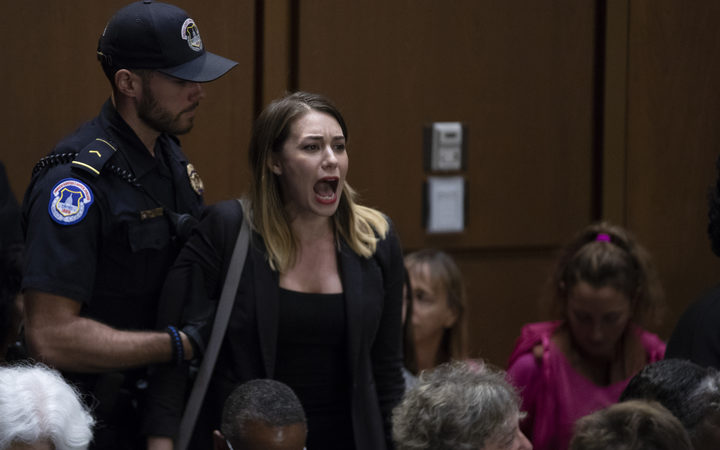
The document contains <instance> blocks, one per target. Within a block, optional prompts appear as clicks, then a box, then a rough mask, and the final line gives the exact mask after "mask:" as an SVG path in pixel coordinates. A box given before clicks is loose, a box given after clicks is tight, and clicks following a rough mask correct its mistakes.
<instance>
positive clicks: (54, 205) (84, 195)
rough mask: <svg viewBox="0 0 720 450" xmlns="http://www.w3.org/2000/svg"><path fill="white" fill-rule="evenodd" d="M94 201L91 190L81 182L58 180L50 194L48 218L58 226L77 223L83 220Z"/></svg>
mask: <svg viewBox="0 0 720 450" xmlns="http://www.w3.org/2000/svg"><path fill="white" fill-rule="evenodd" d="M94 199H95V196H94V195H93V192H92V190H91V189H90V188H89V187H88V185H86V184H85V183H83V182H82V181H80V180H77V179H75V178H65V179H64V180H60V181H59V182H58V183H57V184H56V185H55V187H53V188H52V191H51V192H50V204H49V205H48V212H49V213H50V218H52V220H54V221H55V222H57V223H59V224H60V225H72V224H74V223H78V222H80V221H81V220H83V218H84V217H85V215H86V214H87V212H88V208H90V205H92V203H93V200H94Z"/></svg>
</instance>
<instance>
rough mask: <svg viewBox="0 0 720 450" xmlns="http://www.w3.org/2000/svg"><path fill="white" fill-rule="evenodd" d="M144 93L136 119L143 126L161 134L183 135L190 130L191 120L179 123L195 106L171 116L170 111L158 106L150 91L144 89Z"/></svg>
mask: <svg viewBox="0 0 720 450" xmlns="http://www.w3.org/2000/svg"><path fill="white" fill-rule="evenodd" d="M144 92H145V95H143V96H142V98H141V99H140V103H138V117H139V118H140V120H142V121H143V122H145V124H147V125H148V126H149V127H151V128H153V129H154V130H157V131H159V132H161V133H168V134H176V135H179V134H185V133H187V132H188V131H190V130H191V129H192V127H193V118H192V117H191V118H189V119H188V120H187V122H186V123H185V124H183V123H182V122H181V116H182V115H183V114H184V113H186V112H188V111H191V110H193V109H195V108H196V107H197V105H193V106H192V107H190V108H188V109H186V110H183V111H181V112H180V113H178V114H177V115H176V116H173V115H172V113H171V112H170V111H168V110H167V109H165V108H163V107H162V106H160V105H158V102H157V100H156V99H155V96H154V95H152V91H151V90H150V89H144Z"/></svg>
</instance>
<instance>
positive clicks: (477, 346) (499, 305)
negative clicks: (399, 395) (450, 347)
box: [453, 250, 555, 367]
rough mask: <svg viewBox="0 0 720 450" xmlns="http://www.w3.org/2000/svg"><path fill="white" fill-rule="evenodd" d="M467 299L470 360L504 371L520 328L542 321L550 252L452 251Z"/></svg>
mask: <svg viewBox="0 0 720 450" xmlns="http://www.w3.org/2000/svg"><path fill="white" fill-rule="evenodd" d="M453 257H454V258H455V260H456V261H457V263H458V266H459V267H460V270H461V271H462V272H463V275H464V277H465V284H466V287H467V294H468V314H467V320H468V325H469V326H468V337H469V342H470V349H469V350H470V356H471V357H475V358H477V357H480V358H483V359H485V360H487V361H490V362H492V363H493V364H495V365H497V366H499V367H505V365H506V364H507V360H508V358H509V356H510V352H511V351H512V349H513V346H514V344H515V340H516V339H517V337H518V336H519V335H520V328H521V326H522V325H523V324H525V323H529V322H537V321H539V320H540V319H541V318H546V317H545V316H544V315H543V312H542V310H541V307H540V301H539V299H540V297H541V296H542V295H544V294H545V292H543V289H544V288H545V287H546V282H547V279H548V276H549V274H550V271H551V270H552V268H553V264H554V261H555V260H554V258H555V252H554V251H523V250H520V251H513V252H454V253H453Z"/></svg>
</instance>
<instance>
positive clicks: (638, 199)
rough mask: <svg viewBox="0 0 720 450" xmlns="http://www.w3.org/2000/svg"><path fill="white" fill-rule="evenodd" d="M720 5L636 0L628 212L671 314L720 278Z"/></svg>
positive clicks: (631, 52) (672, 320) (630, 82)
mask: <svg viewBox="0 0 720 450" xmlns="http://www.w3.org/2000/svg"><path fill="white" fill-rule="evenodd" d="M719 22H720V3H717V2H715V1H710V0H707V1H700V2H695V3H693V7H692V8H688V7H686V5H682V4H680V3H677V2H674V1H671V0H659V1H658V0H635V1H632V2H631V9H630V27H629V60H628V66H629V77H628V126H627V129H628V138H627V146H628V148H627V154H628V158H627V186H628V187H627V194H626V195H627V217H628V226H629V228H631V229H632V230H634V231H635V232H636V234H637V235H638V237H639V238H640V240H641V241H642V242H643V243H645V244H646V245H647V247H648V248H649V250H650V251H651V252H652V254H653V255H654V257H655V260H656V262H657V265H658V268H659V271H660V275H661V277H662V279H663V282H664V285H665V288H666V291H667V295H668V305H669V314H668V316H667V318H666V321H665V324H664V326H663V327H662V329H661V332H662V334H663V335H664V336H665V337H667V335H668V334H669V332H670V330H671V329H672V327H673V326H674V324H675V321H676V319H677V316H678V314H679V313H680V312H681V311H682V310H684V308H685V307H686V305H687V304H688V303H690V302H691V301H692V299H693V298H694V297H695V296H696V295H698V293H699V292H701V291H702V290H704V289H705V288H707V287H709V286H711V285H712V284H714V283H715V282H717V280H718V279H719V278H720V275H719V274H720V264H718V259H717V258H716V257H714V256H713V255H712V253H711V252H710V246H709V241H708V238H707V234H706V232H705V230H706V225H707V190H708V188H709V187H710V186H711V185H712V184H713V182H714V180H715V172H714V163H715V159H716V157H717V155H718V153H719V151H720V127H718V125H717V124H718V122H720V102H718V98H719V96H720V60H718V54H720V35H719V34H718V33H717V24H718V23H719Z"/></svg>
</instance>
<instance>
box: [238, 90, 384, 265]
mask: <svg viewBox="0 0 720 450" xmlns="http://www.w3.org/2000/svg"><path fill="white" fill-rule="evenodd" d="M313 110H314V111H320V112H323V113H325V114H328V115H330V116H332V117H333V118H334V119H335V120H337V122H338V124H339V125H340V128H341V129H342V131H343V135H344V136H345V139H346V140H347V138H348V132H347V126H346V125H345V120H344V119H343V117H342V115H341V114H340V111H339V110H338V109H337V108H336V107H335V106H334V105H333V104H332V103H331V102H330V101H329V100H328V99H326V98H325V97H323V96H322V95H319V94H311V93H307V92H295V93H293V94H290V95H286V96H285V97H283V98H281V99H278V100H275V101H273V102H272V103H270V105H268V106H267V107H266V108H265V109H264V110H263V112H262V113H260V116H259V117H258V118H257V120H256V121H255V124H254V126H253V132H252V137H251V139H250V151H249V158H250V167H251V170H252V183H251V187H250V199H249V200H250V208H251V214H250V217H251V219H250V220H251V223H252V226H253V228H254V229H255V231H257V232H258V233H259V234H260V235H261V236H262V238H263V240H264V242H265V247H266V250H267V256H268V263H269V264H270V267H272V268H273V270H277V271H279V272H284V271H286V270H288V269H289V268H291V267H292V266H293V264H294V263H295V259H296V255H297V251H298V243H297V240H296V238H295V236H294V235H293V233H292V231H291V229H290V221H289V218H288V216H287V213H286V211H285V208H284V207H283V202H282V198H281V190H280V184H279V180H278V178H277V175H275V174H274V173H273V172H272V171H271V170H270V165H269V161H270V159H271V156H272V154H273V153H277V152H280V151H282V148H283V144H284V143H285V141H286V140H287V138H288V136H289V135H290V130H291V127H292V125H293V124H294V123H295V122H296V121H297V120H298V119H299V118H300V117H302V116H303V115H304V114H306V113H307V112H309V111H313ZM356 201H357V193H356V192H355V190H354V189H353V188H352V187H350V185H349V184H348V183H347V182H345V183H344V185H343V191H342V195H341V196H340V203H339V205H338V209H337V211H336V212H335V214H334V215H333V217H332V220H333V225H334V228H335V235H336V239H337V240H338V242H339V241H340V238H342V239H344V240H345V241H346V242H347V243H348V245H349V246H350V248H351V249H352V250H353V251H354V252H355V253H357V254H358V255H360V256H362V257H365V258H370V257H371V256H372V255H373V254H374V253H375V249H376V247H377V241H378V240H379V239H382V238H384V237H385V236H386V235H387V232H388V228H389V225H388V222H387V219H386V218H385V217H384V216H383V215H382V213H380V212H379V211H377V210H375V209H372V208H368V207H365V206H361V205H359V204H358V203H356Z"/></svg>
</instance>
